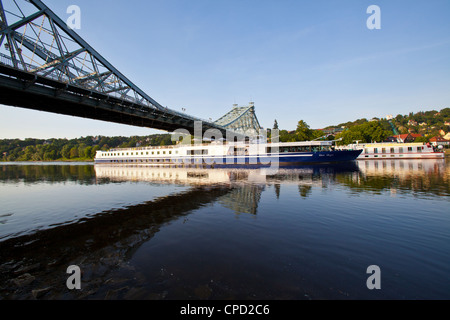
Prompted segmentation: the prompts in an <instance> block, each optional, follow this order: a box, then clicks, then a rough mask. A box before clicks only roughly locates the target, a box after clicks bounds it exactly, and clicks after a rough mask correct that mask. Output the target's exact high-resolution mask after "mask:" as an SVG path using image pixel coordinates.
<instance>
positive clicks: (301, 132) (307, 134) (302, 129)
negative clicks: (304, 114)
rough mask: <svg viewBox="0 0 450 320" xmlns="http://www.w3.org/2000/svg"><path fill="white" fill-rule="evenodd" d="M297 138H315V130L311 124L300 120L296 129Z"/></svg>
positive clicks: (305, 139) (306, 139)
mask: <svg viewBox="0 0 450 320" xmlns="http://www.w3.org/2000/svg"><path fill="white" fill-rule="evenodd" d="M295 138H296V140H297V141H309V140H312V138H313V130H311V129H310V128H309V125H308V124H307V123H306V122H305V121H303V120H300V121H299V122H298V125H297V130H295Z"/></svg>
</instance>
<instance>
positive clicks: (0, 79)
mask: <svg viewBox="0 0 450 320" xmlns="http://www.w3.org/2000/svg"><path fill="white" fill-rule="evenodd" d="M0 74H1V75H0V104H5V105H10V106H16V107H21V108H27V109H33V110H40V111H47V112H53V113H58V114H63V115H69V116H76V117H83V118H89V119H93V120H102V121H109V122H115V123H120V124H125V125H132V126H140V127H148V128H154V129H159V130H164V131H168V132H173V131H175V130H177V129H185V130H187V131H189V132H190V133H191V134H194V120H189V119H185V118H182V117H180V116H177V115H173V114H170V113H164V112H163V111H161V110H157V109H151V110H149V109H148V108H146V107H143V106H140V105H135V104H133V103H131V102H128V101H122V100H119V99H115V98H112V97H110V96H107V95H103V94H100V93H98V92H91V91H88V90H85V89H82V88H79V87H75V86H70V85H67V84H65V83H61V82H58V81H55V80H51V79H47V78H43V77H39V76H36V75H33V74H30V73H27V72H24V71H21V70H17V69H13V68H9V67H7V66H1V65H0ZM208 129H211V127H210V126H208V124H207V123H203V125H202V133H204V132H205V131H206V130H208ZM221 133H222V134H223V136H224V137H225V136H226V132H225V131H221Z"/></svg>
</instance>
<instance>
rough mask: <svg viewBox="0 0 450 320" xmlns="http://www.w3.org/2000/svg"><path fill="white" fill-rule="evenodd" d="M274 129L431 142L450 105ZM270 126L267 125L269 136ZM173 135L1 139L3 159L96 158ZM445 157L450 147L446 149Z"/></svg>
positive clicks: (447, 126)
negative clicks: (319, 126)
mask: <svg viewBox="0 0 450 320" xmlns="http://www.w3.org/2000/svg"><path fill="white" fill-rule="evenodd" d="M273 129H276V130H279V140H280V141H281V142H294V141H308V140H316V139H317V140H319V139H327V140H340V141H339V142H337V143H338V144H340V145H348V144H352V143H355V141H359V142H361V143H370V142H382V141H388V140H389V138H392V137H394V136H396V135H400V134H405V135H408V134H410V136H411V137H414V139H415V141H410V142H430V139H432V138H434V137H444V138H446V139H448V140H450V139H449V137H450V108H444V109H442V110H440V111H436V110H431V111H425V112H423V111H421V112H418V113H409V115H397V116H396V117H394V116H386V118H381V119H379V118H372V119H370V120H367V119H365V118H363V119H358V120H356V121H353V122H346V123H341V124H339V125H335V126H328V127H326V128H323V129H311V128H310V126H309V125H308V124H307V123H306V122H305V121H303V120H300V121H299V122H298V125H297V128H296V129H295V130H291V131H289V130H282V129H279V127H278V122H277V120H275V122H274V125H273ZM270 135H271V130H269V129H268V137H269V138H270ZM173 144H174V142H173V141H172V135H171V134H170V133H166V134H153V135H149V136H133V137H121V136H119V137H105V136H95V137H93V136H88V137H81V138H77V139H70V140H69V139H33V138H29V139H25V140H21V139H0V162H93V161H94V158H95V154H96V152H97V151H98V150H103V151H106V150H109V149H112V148H139V147H148V146H165V145H173ZM445 154H446V157H448V156H450V150H449V149H448V148H447V149H446V151H445Z"/></svg>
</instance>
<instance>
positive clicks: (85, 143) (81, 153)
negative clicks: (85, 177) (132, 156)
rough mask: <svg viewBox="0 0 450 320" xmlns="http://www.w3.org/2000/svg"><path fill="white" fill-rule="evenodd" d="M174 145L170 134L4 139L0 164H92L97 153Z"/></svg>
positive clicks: (0, 151)
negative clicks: (86, 162) (111, 149)
mask: <svg viewBox="0 0 450 320" xmlns="http://www.w3.org/2000/svg"><path fill="white" fill-rule="evenodd" d="M170 144H173V143H172V140H171V135H170V134H155V135H150V136H143V137H138V136H134V137H103V136H98V137H92V136H89V137H82V138H78V139H71V140H68V139H47V140H44V139H25V140H20V139H3V140H0V161H68V160H70V161H92V160H93V159H94V157H95V154H96V152H97V151H98V150H108V149H110V148H119V147H120V148H134V147H139V146H142V147H143V146H159V145H170Z"/></svg>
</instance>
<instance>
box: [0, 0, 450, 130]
mask: <svg viewBox="0 0 450 320" xmlns="http://www.w3.org/2000/svg"><path fill="white" fill-rule="evenodd" d="M44 3H46V4H47V5H48V6H49V7H50V8H51V9H52V10H53V11H54V12H56V13H57V14H58V15H59V16H60V17H61V18H63V20H66V19H67V18H68V17H69V15H68V14H67V13H66V9H67V7H68V6H69V5H72V4H75V5H78V6H79V7H80V8H81V13H82V15H81V19H82V20H81V23H82V24H81V30H77V33H78V34H80V35H81V36H82V37H83V38H84V39H85V40H86V41H87V42H88V43H89V44H91V45H92V46H93V47H94V48H95V49H96V50H97V51H98V52H100V53H101V54H102V55H103V56H104V57H105V58H106V59H107V60H108V61H109V62H111V63H112V64H113V65H114V66H115V67H116V68H118V69H119V70H120V71H121V72H122V73H124V74H125V75H126V76H127V77H128V78H129V79H130V80H131V81H133V82H134V83H135V84H136V85H137V86H139V87H140V88H141V89H142V90H144V91H145V92H147V93H148V94H149V95H150V96H151V97H152V98H154V99H155V100H156V101H158V102H159V103H160V104H162V105H164V106H168V107H169V108H172V109H175V110H179V111H181V108H186V110H187V113H189V114H191V115H194V116H198V117H201V118H213V119H218V118H219V117H221V116H222V115H223V114H225V113H226V112H228V111H229V110H230V109H231V107H232V104H234V103H237V104H239V105H246V104H248V102H250V101H254V102H255V106H256V113H257V116H258V118H259V121H260V123H261V125H262V126H263V127H272V125H273V123H274V120H275V119H277V121H278V123H279V125H280V127H281V128H282V129H288V130H293V129H295V127H296V125H297V122H298V121H299V120H304V121H306V122H307V123H308V124H309V125H310V126H311V127H312V128H321V127H325V126H327V125H334V124H339V123H342V122H346V121H349V120H356V119H359V118H372V117H385V116H386V115H388V114H393V115H397V114H408V113H409V112H417V111H421V110H431V109H436V110H440V109H442V108H445V107H450V76H449V75H450V19H449V13H450V1H448V0H429V1H424V0H418V1H405V0H395V1H392V0H390V1H387V0H370V1H366V0H341V1H336V0H316V1H312V0H311V1H301V0H277V1H275V0H270V1H269V0H239V1H238V0H158V1H153V0H148V1H137V0H128V1H116V0H110V1H106V0H96V1H92V0H91V1H85V0H44ZM372 4H375V5H378V6H379V7H380V9H381V30H369V29H368V28H367V26H366V21H367V19H368V18H369V16H370V14H367V13H366V10H367V8H368V7H369V6H370V5H372ZM159 132H161V131H156V130H152V129H143V128H134V127H130V126H123V125H118V124H112V123H107V122H100V121H94V120H87V119H79V118H74V117H68V116H59V115H54V114H50V113H44V112H37V111H29V110H26V109H19V108H13V107H9V106H0V138H27V137H33V138H52V137H54V138H60V137H61V138H64V137H66V138H74V137H81V136H87V135H99V134H100V135H109V136H112V135H123V136H130V135H146V134H152V133H159Z"/></svg>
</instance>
